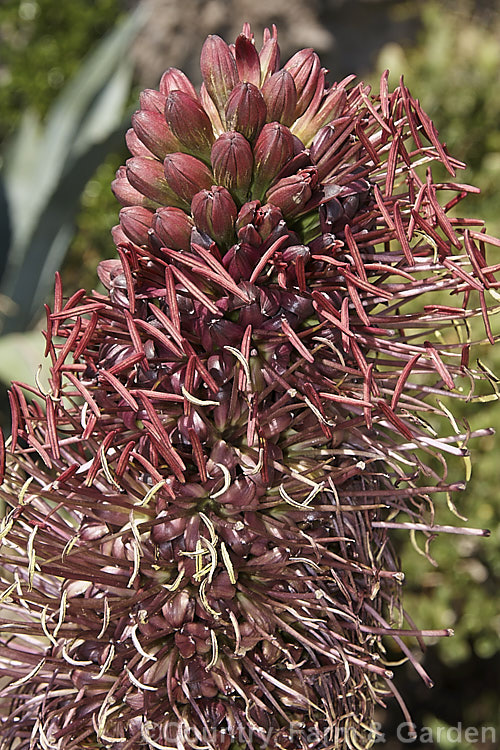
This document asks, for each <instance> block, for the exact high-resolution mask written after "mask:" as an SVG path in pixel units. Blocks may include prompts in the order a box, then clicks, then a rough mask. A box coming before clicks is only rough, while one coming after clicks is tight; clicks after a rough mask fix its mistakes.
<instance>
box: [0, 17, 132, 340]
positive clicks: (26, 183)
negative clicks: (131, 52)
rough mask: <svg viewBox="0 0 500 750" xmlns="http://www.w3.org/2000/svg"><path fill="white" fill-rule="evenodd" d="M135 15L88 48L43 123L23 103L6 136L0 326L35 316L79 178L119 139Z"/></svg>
mask: <svg viewBox="0 0 500 750" xmlns="http://www.w3.org/2000/svg"><path fill="white" fill-rule="evenodd" d="M141 15H142V14H141V13H140V9H138V10H136V11H135V12H134V13H133V14H132V15H131V16H130V17H129V18H128V19H127V20H126V21H125V22H123V23H121V24H119V25H117V26H116V27H115V28H114V29H113V30H112V31H110V32H109V33H108V34H107V35H106V36H105V38H104V39H103V40H102V41H101V42H100V43H99V45H97V47H95V48H94V49H93V52H92V53H91V54H90V55H88V56H87V57H86V58H85V60H84V62H83V63H82V64H81V66H80V67H79V69H78V71H77V73H76V74H75V75H74V76H72V77H71V78H70V80H69V81H68V83H66V84H65V86H64V87H63V89H62V90H61V92H60V93H59V95H58V96H57V98H56V100H55V101H54V102H53V104H52V105H51V107H50V109H49V111H48V113H47V116H46V118H45V121H44V122H43V123H42V121H41V120H40V118H39V116H38V114H37V113H36V112H35V111H34V110H33V109H27V110H26V111H25V112H24V114H23V117H22V119H21V121H20V123H19V126H18V128H17V130H16V132H15V133H14V134H13V136H12V137H11V139H9V143H8V147H7V148H6V149H5V158H4V165H3V170H2V171H3V180H4V184H5V194H6V198H7V206H6V209H7V210H8V214H9V217H10V228H11V232H10V235H11V236H10V237H9V240H10V248H9V253H8V258H7V268H6V271H5V274H4V278H3V279H2V286H1V290H2V293H3V299H4V302H5V301H7V302H8V305H4V310H3V311H2V312H3V319H2V321H1V331H2V333H10V332H13V331H23V330H26V329H27V328H28V327H30V326H31V325H32V324H33V322H34V321H36V319H37V317H38V316H39V314H40V309H41V308H42V305H43V302H44V301H45V299H46V297H47V296H48V294H49V293H50V290H51V289H52V286H53V278H54V273H55V271H56V270H58V269H59V268H60V266H61V263H62V261H63V259H64V256H65V253H66V251H67V248H68V246H69V244H70V242H71V239H72V237H73V234H74V216H75V213H76V211H77V209H78V206H79V202H80V197H81V195H82V192H83V191H84V188H85V185H86V184H87V182H88V180H89V179H90V178H91V177H92V175H93V174H94V172H95V170H96V169H97V168H98V166H99V165H100V164H101V163H102V162H103V160H104V159H105V158H106V156H107V155H108V154H109V152H110V150H112V149H113V148H117V147H118V145H119V144H120V143H121V141H122V138H123V132H124V130H125V127H126V122H127V120H128V117H125V107H126V104H127V102H128V99H129V95H130V88H131V81H132V72H133V67H132V63H131V61H130V59H129V58H128V56H127V55H126V51H127V50H128V48H129V46H130V43H131V41H132V39H133V38H134V36H135V34H136V33H137V29H138V28H139V27H140V25H141V21H140V17H141ZM100 229H101V231H102V229H103V228H102V227H100ZM4 244H5V243H4Z"/></svg>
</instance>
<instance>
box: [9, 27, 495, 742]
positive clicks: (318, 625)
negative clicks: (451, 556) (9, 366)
mask: <svg viewBox="0 0 500 750" xmlns="http://www.w3.org/2000/svg"><path fill="white" fill-rule="evenodd" d="M201 70H202V75H203V80H204V83H203V86H202V89H201V91H200V93H199V95H198V93H197V92H196V91H195V89H194V87H193V86H192V85H191V83H190V82H189V80H188V79H187V78H186V77H185V76H184V74H183V73H181V71H176V70H175V69H170V70H168V71H167V72H166V73H165V74H164V76H163V77H162V80H161V82H160V87H159V90H158V91H152V90H148V91H146V92H144V93H143V94H142V96H141V99H140V109H139V111H138V112H137V113H136V114H135V115H134V117H133V119H132V129H131V130H129V131H128V133H127V143H128V145H129V148H130V151H131V154H132V157H131V159H130V160H129V161H128V162H127V165H126V167H122V168H120V170H119V171H118V173H117V177H116V180H115V182H114V184H113V190H114V192H115V195H116V197H117V198H118V200H119V201H120V203H121V205H122V209H121V212H120V224H119V226H117V227H115V228H114V230H113V238H114V240H115V243H116V257H115V258H114V259H110V260H106V261H103V262H102V263H101V264H100V266H99V269H98V275H99V279H100V281H101V282H102V284H103V287H104V291H101V292H92V293H86V292H85V291H84V290H80V291H78V292H77V293H76V294H74V295H73V296H72V297H70V298H69V299H66V298H65V297H64V295H63V291H62V286H61V283H60V278H59V277H58V278H57V280H56V292H55V298H54V303H53V306H52V308H48V307H47V330H46V332H45V338H46V351H47V356H48V357H49V360H50V362H51V371H50V379H49V390H48V392H45V391H43V390H42V389H41V388H40V387H39V385H38V384H37V385H35V386H30V385H23V384H19V383H13V384H12V388H11V391H10V394H9V398H10V404H11V411H12V430H11V436H10V438H9V439H8V440H7V441H6V442H5V445H4V446H2V451H1V458H2V460H1V463H0V467H1V472H2V479H3V484H2V486H1V488H0V497H1V498H2V499H3V500H4V501H5V502H6V504H7V506H8V508H9V510H8V512H7V514H6V516H5V518H4V519H3V521H2V523H1V527H0V542H1V544H2V546H1V548H0V564H1V569H2V579H3V583H2V589H1V591H0V598H1V600H2V607H3V613H2V620H1V623H0V625H1V629H0V632H1V634H0V674H1V675H2V679H3V682H2V683H1V687H0V706H1V708H2V711H1V715H2V718H1V719H0V728H1V731H0V735H1V739H0V748H2V750H14V748H19V749H20V750H31V748H32V747H34V746H35V745H36V746H40V747H43V748H58V750H76V748H84V749H87V750H96V749H97V748H102V747H109V748H111V747H114V748H119V749H120V750H133V748H136V747H138V745H139V744H141V743H142V744H145V745H147V746H149V747H154V748H164V747H166V748H176V750H184V749H185V748H197V747H206V748H209V749H210V750H240V748H242V747H246V748H257V747H260V746H261V745H262V743H263V742H267V743H268V747H270V748H273V749H275V750H278V748H295V747H301V748H307V749H309V748H317V749H318V750H320V749H321V748H323V749H324V750H326V748H342V747H349V746H354V747H357V746H363V747H370V746H371V745H372V744H373V743H374V742H375V739H376V736H377V735H376V725H375V723H374V712H375V710H376V708H377V707H378V706H383V705H384V699H385V697H386V696H388V695H396V696H399V693H398V691H397V690H396V688H395V687H394V685H393V683H392V678H393V674H392V670H390V669H388V668H387V666H386V665H385V664H386V650H387V648H392V649H394V650H396V652H397V654H398V658H399V656H400V655H401V653H402V654H404V655H406V656H407V657H408V658H409V659H410V660H411V662H412V663H413V665H414V666H415V669H416V670H417V672H418V673H419V674H420V676H421V677H422V679H423V680H424V682H425V683H426V684H428V685H430V684H431V682H432V681H431V678H430V677H429V676H428V675H427V674H426V673H425V671H424V670H423V668H422V667H421V666H420V664H419V662H418V660H417V659H416V657H415V655H414V653H413V651H412V650H411V649H410V647H409V646H408V643H407V641H406V640H403V638H405V639H406V638H407V637H413V636H415V637H416V638H417V640H421V636H425V635H427V636H432V637H435V636H439V637H447V636H449V635H451V631H450V630H448V629H442V630H433V631H428V630H422V631H420V630H419V629H418V628H417V627H416V626H414V625H413V623H412V622H411V621H410V620H409V621H408V624H409V626H410V627H405V623H404V619H405V616H404V611H403V610H402V607H401V604H400V597H401V587H402V583H403V580H404V573H403V571H402V570H401V569H400V564H399V561H398V560H397V558H396V556H395V554H394V552H393V549H392V546H391V543H390V536H389V531H390V530H391V529H395V528H406V529H409V530H410V531H412V532H415V531H418V532H420V533H421V534H422V535H423V537H424V544H427V540H428V539H429V538H430V537H432V536H433V535H435V534H437V533H452V534H455V533H464V534H470V535H471V534H472V535H485V534H486V533H487V532H486V531H484V530H480V529H468V528H467V527H461V526H458V525H457V526H456V527H455V526H451V525H442V524H439V523H436V520H435V516H434V507H433V502H432V496H433V494H434V493H437V492H439V493H442V492H445V493H447V494H448V495H449V496H450V497H451V494H450V493H452V492H459V491H461V490H463V489H464V487H465V483H463V482H456V481H455V482H453V481H450V479H449V477H448V470H447V457H448V456H450V455H451V456H455V457H459V458H461V459H464V461H469V448H468V441H469V439H470V438H473V437H474V436H475V435H477V436H480V435H484V434H486V433H487V430H482V431H481V430H480V431H477V433H470V432H467V431H466V430H465V431H464V433H463V434H462V433H461V432H460V430H459V429H458V428H457V424H456V421H455V419H454V417H453V414H452V411H451V409H450V408H448V406H446V405H445V403H444V399H447V401H446V403H449V401H452V400H453V399H460V400H463V401H467V400H471V399H472V398H473V397H474V396H473V388H474V385H475V384H476V382H477V381H479V380H486V381H489V383H490V384H491V386H492V389H493V391H494V393H493V394H492V397H497V396H498V391H497V387H496V383H495V379H494V377H493V376H492V375H491V374H490V373H489V372H488V371H487V370H486V369H485V368H484V367H483V366H479V365H478V366H477V367H476V366H475V365H473V364H472V363H471V359H472V358H471V353H470V347H471V344H472V343H474V342H471V341H469V339H468V330H469V329H468V322H469V320H470V319H471V318H473V317H478V318H482V321H483V324H484V338H485V340H489V341H490V342H493V341H494V340H495V339H494V336H493V333H492V328H491V325H490V322H489V315H490V313H491V312H494V311H495V310H496V309H497V307H498V304H497V303H498V300H499V292H498V291H497V290H498V287H499V285H500V282H499V281H497V277H498V271H499V268H500V264H497V263H496V262H495V257H494V256H493V255H492V251H491V248H493V251H494V252H496V251H495V248H496V247H498V246H499V245H500V241H499V240H496V239H495V238H493V237H491V236H490V235H488V234H486V233H485V232H484V231H483V228H482V224H481V222H479V221H476V220H471V219H467V218H459V217H457V216H455V213H454V211H452V209H454V207H455V206H456V205H457V204H458V203H459V202H460V201H461V200H463V199H464V198H465V197H466V195H467V194H468V193H470V192H474V191H475V190H476V189H475V188H473V187H471V186H468V185H464V184H462V183H459V182H456V183H455V182H453V181H452V180H453V179H454V178H455V173H456V170H457V169H459V168H461V167H462V166H463V165H462V164H461V163H460V162H458V161H457V160H455V159H454V158H453V157H452V156H450V155H449V154H448V153H447V151H446V148H445V146H444V145H442V144H441V142H440V141H439V138H438V135H437V132H436V130H435V128H434V126H433V125H432V123H431V122H430V120H429V118H428V117H427V115H425V113H424V112H423V111H422V110H421V108H420V105H419V104H418V102H417V100H415V99H413V98H412V96H411V94H410V93H409V91H408V90H407V89H406V88H405V86H404V85H403V83H401V84H400V85H399V87H397V88H396V90H395V91H394V92H392V93H391V94H389V92H388V86H387V75H386V74H384V76H383V77H382V80H381V84H380V91H379V92H378V93H374V94H372V93H371V92H370V91H369V89H368V88H367V87H366V86H365V85H364V84H362V83H357V82H355V81H354V80H353V79H351V78H349V79H345V80H344V81H340V82H337V83H335V84H333V86H329V85H328V84H327V82H326V72H325V71H324V70H323V69H322V68H321V64H320V62H319V59H318V57H317V55H316V54H315V53H314V52H313V51H312V50H302V51H301V52H299V53H297V54H296V55H294V57H293V58H292V59H291V60H290V61H288V63H286V64H285V66H284V67H283V68H280V63H279V48H278V43H277V34H276V30H275V29H274V28H273V30H271V31H269V30H266V32H265V35H264V42H263V45H262V47H261V49H260V51H258V50H257V46H256V43H255V40H254V38H253V35H252V33H251V30H250V27H249V26H248V25H247V24H245V26H244V28H243V33H242V34H241V35H240V36H239V37H238V39H237V40H236V44H235V45H234V46H229V45H228V44H226V42H224V41H223V40H222V39H220V38H219V37H215V36H212V37H209V39H208V40H207V41H206V43H205V45H204V47H203V50H202V55H201ZM434 164H442V165H444V166H445V167H446V168H447V169H448V171H449V172H450V181H447V182H439V183H435V182H434V181H433V178H432V166H433V165H434ZM490 256H491V257H490ZM431 421H432V422H439V424H440V432H438V433H436V432H435V431H434V429H433V428H432V427H431V424H430V423H431ZM450 507H453V504H452V501H451V499H450ZM426 549H427V547H426ZM427 554H428V552H427ZM398 613H401V617H399V614H398ZM390 644H392V645H390ZM398 699H399V700H400V702H401V704H402V708H403V711H404V712H405V716H407V712H406V708H405V706H404V701H403V698H401V697H400V696H399V698H398ZM313 734H314V736H315V737H316V739H315V740H314V741H313V740H311V739H307V740H306V738H307V737H309V738H310V737H311V736H312V735H313ZM353 738H354V739H353ZM297 743H299V744H297ZM346 743H347V744H346ZM349 743H351V745H349Z"/></svg>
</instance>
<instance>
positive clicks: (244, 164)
mask: <svg viewBox="0 0 500 750" xmlns="http://www.w3.org/2000/svg"><path fill="white" fill-rule="evenodd" d="M211 160H212V169H213V172H214V177H215V179H216V181H217V183H218V184H219V185H223V186H224V187H226V188H227V189H228V190H229V191H230V192H231V193H232V194H233V195H234V196H235V197H236V198H237V200H239V201H240V202H241V203H243V202H244V201H245V199H246V197H247V193H248V189H249V187H250V183H251V182H252V170H253V154H252V149H251V147H250V144H249V143H248V141H247V140H246V138H245V137H244V136H243V135H241V133H237V132H235V131H231V132H229V133H222V135H221V136H220V137H219V138H217V140H216V141H215V143H214V145H213V146H212V155H211Z"/></svg>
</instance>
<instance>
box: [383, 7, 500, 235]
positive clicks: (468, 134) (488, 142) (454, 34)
mask: <svg viewBox="0 0 500 750" xmlns="http://www.w3.org/2000/svg"><path fill="white" fill-rule="evenodd" d="M475 7H476V6H475V4H474V3H472V2H469V1H468V0H458V1H457V2H455V1H453V2H426V3H424V4H423V5H422V30H421V32H420V35H419V38H418V43H417V44H416V46H414V47H411V48H407V49H404V48H403V47H402V46H400V45H399V44H396V43H391V44H388V45H386V46H385V47H384V48H383V50H382V52H381V54H380V55H379V60H378V69H379V71H380V72H381V71H382V70H384V69H386V68H388V69H389V70H390V79H389V80H390V81H392V83H393V84H394V85H397V82H398V80H399V77H400V76H401V75H404V80H405V83H406V85H407V86H408V87H409V89H410V91H412V92H414V94H415V95H416V96H418V98H419V99H420V100H421V102H422V104H423V106H424V108H425V110H426V111H427V112H428V113H429V115H430V116H431V117H432V119H433V120H434V121H435V123H436V125H437V127H438V129H439V131H440V134H441V136H442V137H443V138H444V140H445V141H446V143H447V145H448V148H449V150H450V152H451V153H452V154H453V155H454V156H455V157H457V158H458V159H461V160H462V161H464V162H465V163H466V164H467V165H468V169H467V170H466V172H464V173H463V176H464V181H467V180H468V181H469V182H471V183H473V184H475V185H479V186H480V187H481V191H482V192H481V196H479V197H473V196H471V197H470V199H469V200H468V205H469V212H470V213H471V214H472V213H474V211H476V213H477V214H478V215H480V216H481V218H483V219H485V220H486V222H487V224H488V227H489V228H490V229H491V231H492V233H494V232H498V231H499V230H500V213H499V211H498V186H499V184H500V87H499V85H498V79H499V74H500V10H499V9H498V6H497V8H496V10H495V7H494V4H493V3H492V4H491V10H490V11H489V12H486V11H485V12H484V14H483V15H479V14H478V13H477V12H476V11H475V10H474V8H475ZM460 179H462V176H461V177H460Z"/></svg>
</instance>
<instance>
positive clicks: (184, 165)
mask: <svg viewBox="0 0 500 750" xmlns="http://www.w3.org/2000/svg"><path fill="white" fill-rule="evenodd" d="M163 170H164V173H165V178H166V181H167V184H168V185H169V188H170V189H171V190H172V191H173V192H174V193H175V195H176V196H177V197H178V199H179V198H180V199H181V204H180V203H179V200H177V203H176V204H174V205H177V206H179V205H181V207H182V206H185V205H186V204H187V205H188V206H190V205H191V201H192V199H193V196H194V195H196V193H198V192H199V191H200V190H202V189H203V188H206V189H207V190H208V189H209V188H210V187H211V186H212V184H213V182H214V178H213V176H212V173H211V172H210V170H209V168H208V167H207V166H206V165H205V164H203V162H202V161H200V160H199V159H195V157H194V156H190V155H189V154H168V156H166V157H165V161H164V162H163Z"/></svg>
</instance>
